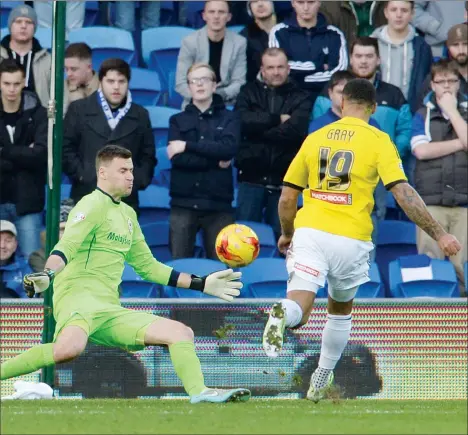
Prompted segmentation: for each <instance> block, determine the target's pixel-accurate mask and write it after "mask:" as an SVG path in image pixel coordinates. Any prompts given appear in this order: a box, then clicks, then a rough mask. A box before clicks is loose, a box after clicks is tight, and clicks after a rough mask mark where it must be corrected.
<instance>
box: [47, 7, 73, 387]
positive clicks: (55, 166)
mask: <svg viewBox="0 0 468 435" xmlns="http://www.w3.org/2000/svg"><path fill="white" fill-rule="evenodd" d="M66 5H67V3H66V2H65V1H54V2H53V21H52V23H53V24H52V27H53V28H52V68H51V75H50V76H51V83H50V99H49V104H48V107H47V117H48V137H47V156H48V159H47V204H46V233H47V237H46V252H47V254H49V253H50V252H51V251H52V248H53V247H54V246H55V244H56V243H57V242H58V238H59V224H60V197H61V184H62V142H63V92H64V52H65V21H66ZM52 296H53V286H51V288H50V289H49V290H48V291H46V292H45V293H44V329H43V333H42V342H43V343H51V342H52V340H53V337H54V332H55V321H54V316H53V304H52ZM54 373H55V370H54V366H49V367H46V368H44V369H43V370H42V380H43V382H45V383H47V384H49V385H50V386H51V387H52V388H53V386H54Z"/></svg>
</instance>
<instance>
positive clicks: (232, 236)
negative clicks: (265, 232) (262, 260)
mask: <svg viewBox="0 0 468 435" xmlns="http://www.w3.org/2000/svg"><path fill="white" fill-rule="evenodd" d="M259 252H260V242H259V240H258V237H257V235H256V234H255V232H254V231H253V230H252V228H250V227H248V226H247V225H241V224H232V225H228V226H227V227H224V228H223V229H222V230H221V231H220V233H219V234H218V237H217V238H216V253H217V254H218V258H219V259H220V261H222V262H223V263H224V264H227V265H228V266H229V267H243V266H247V265H248V264H250V263H252V261H254V260H255V259H256V258H257V257H258V253H259Z"/></svg>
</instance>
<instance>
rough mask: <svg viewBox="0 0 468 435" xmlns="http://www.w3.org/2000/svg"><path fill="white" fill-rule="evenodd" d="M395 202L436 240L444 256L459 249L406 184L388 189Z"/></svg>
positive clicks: (455, 241)
mask: <svg viewBox="0 0 468 435" xmlns="http://www.w3.org/2000/svg"><path fill="white" fill-rule="evenodd" d="M390 191H391V192H392V194H393V196H394V197H395V200H396V201H397V202H398V204H399V205H400V207H401V208H402V209H403V211H404V212H405V213H406V215H407V216H408V217H409V218H410V219H411V220H412V221H413V222H414V223H415V224H416V225H417V226H418V227H419V228H421V229H422V230H423V231H425V232H426V233H427V234H429V236H431V237H432V238H433V239H434V240H436V241H437V242H438V244H439V247H440V249H441V250H442V251H443V252H444V254H445V255H448V256H450V255H455V254H456V253H457V252H458V251H459V250H460V249H461V245H460V243H459V241H458V240H457V239H456V238H455V237H454V236H452V235H451V234H448V233H447V232H446V231H445V230H444V229H443V228H442V226H441V225H440V224H439V222H437V221H436V220H435V219H434V217H433V216H432V215H431V213H430V212H429V210H428V209H427V207H426V204H425V203H424V201H423V200H422V199H421V197H420V196H419V194H418V192H416V190H414V189H413V188H412V187H411V186H410V185H409V184H408V183H399V184H397V185H395V186H394V187H392V188H391V189H390Z"/></svg>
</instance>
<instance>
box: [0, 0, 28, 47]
mask: <svg viewBox="0 0 468 435" xmlns="http://www.w3.org/2000/svg"><path fill="white" fill-rule="evenodd" d="M23 3H24V2H20V1H18V2H13V1H10V2H8V1H7V2H4V1H1V2H0V28H1V29H2V34H1V38H2V39H3V37H4V36H5V33H3V27H6V28H8V16H9V15H10V12H11V10H12V9H14V8H16V6H19V5H20V4H23Z"/></svg>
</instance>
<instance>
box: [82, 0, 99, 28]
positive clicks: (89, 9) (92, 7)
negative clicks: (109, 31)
mask: <svg viewBox="0 0 468 435" xmlns="http://www.w3.org/2000/svg"><path fill="white" fill-rule="evenodd" d="M98 16H99V2H97V1H96V2H93V1H87V2H86V6H85V18H84V24H83V27H89V26H94V25H96V21H97V19H98Z"/></svg>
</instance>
